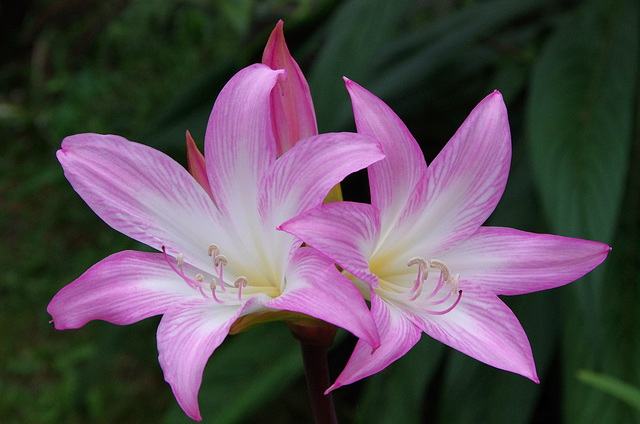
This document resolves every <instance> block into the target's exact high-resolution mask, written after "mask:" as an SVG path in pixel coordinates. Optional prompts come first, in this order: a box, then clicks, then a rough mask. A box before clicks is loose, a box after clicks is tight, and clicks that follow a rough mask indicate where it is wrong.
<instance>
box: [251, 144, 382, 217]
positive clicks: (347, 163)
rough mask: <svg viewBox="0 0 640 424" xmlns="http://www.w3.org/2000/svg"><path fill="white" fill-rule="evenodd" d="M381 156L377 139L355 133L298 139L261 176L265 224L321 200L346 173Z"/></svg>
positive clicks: (261, 213) (261, 202)
mask: <svg viewBox="0 0 640 424" xmlns="http://www.w3.org/2000/svg"><path fill="white" fill-rule="evenodd" d="M383 157H384V154H383V153H382V150H381V149H380V143H378V141H377V140H375V139H373V138H371V137H368V136H364V135H360V134H354V133H328V134H321V135H317V136H313V137H309V138H306V139H304V140H301V141H299V142H298V143H297V144H296V145H295V146H294V147H293V148H292V149H291V150H289V151H288V152H287V153H286V154H285V155H284V156H282V157H281V158H280V159H278V160H277V161H276V163H275V164H274V166H273V168H272V169H271V170H270V172H269V173H268V174H267V175H266V176H265V178H264V179H263V180H262V185H261V187H260V204H259V207H260V216H261V217H262V218H263V221H264V222H265V225H266V226H267V227H272V226H273V227H276V226H277V225H280V224H281V223H283V222H284V221H286V220H288V219H290V218H292V217H294V216H296V215H297V214H299V213H301V212H303V211H305V210H308V209H310V208H312V207H315V206H317V205H320V204H322V201H323V199H324V198H325V197H326V196H327V193H328V192H329V190H331V188H332V187H333V186H335V185H336V184H338V183H339V182H340V181H342V180H343V179H344V177H346V176H347V175H349V174H351V173H352V172H355V171H358V170H360V169H362V168H364V167H366V166H368V165H370V164H371V163H373V162H376V161H378V160H380V159H382V158H383Z"/></svg>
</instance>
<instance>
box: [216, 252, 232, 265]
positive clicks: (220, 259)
mask: <svg viewBox="0 0 640 424" xmlns="http://www.w3.org/2000/svg"><path fill="white" fill-rule="evenodd" d="M213 264H214V265H215V266H220V264H222V265H224V266H227V265H228V264H229V261H228V260H227V257H226V256H224V255H220V254H218V255H217V256H216V258H215V259H214V260H213Z"/></svg>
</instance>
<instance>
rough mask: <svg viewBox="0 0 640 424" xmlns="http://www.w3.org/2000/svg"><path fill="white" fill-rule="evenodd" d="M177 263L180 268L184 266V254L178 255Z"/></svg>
mask: <svg viewBox="0 0 640 424" xmlns="http://www.w3.org/2000/svg"><path fill="white" fill-rule="evenodd" d="M176 262H177V263H178V268H181V267H182V265H184V255H183V254H182V253H178V256H176Z"/></svg>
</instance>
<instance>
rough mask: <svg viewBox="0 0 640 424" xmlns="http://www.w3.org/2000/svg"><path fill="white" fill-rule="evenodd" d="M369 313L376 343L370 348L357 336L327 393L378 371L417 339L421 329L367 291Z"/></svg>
mask: <svg viewBox="0 0 640 424" xmlns="http://www.w3.org/2000/svg"><path fill="white" fill-rule="evenodd" d="M371 313H372V315H373V317H374V320H375V322H376V325H377V327H378V332H379V333H380V347H379V348H378V349H376V350H375V351H373V350H372V348H371V346H370V345H368V344H367V343H366V342H365V341H364V340H359V341H358V343H357V344H356V347H355V349H354V350H353V353H352V354H351V357H350V358H349V362H347V365H346V366H345V368H344V370H343V371H342V373H340V375H339V376H338V378H337V379H336V382H335V383H333V385H332V386H331V387H330V388H329V389H328V390H327V393H328V392H330V391H331V390H335V389H337V388H338V387H340V386H345V385H347V384H351V383H354V382H356V381H358V380H360V379H363V378H365V377H368V376H370V375H373V374H375V373H377V372H379V371H382V370H383V369H385V368H386V367H387V366H389V365H390V364H391V363H392V362H394V361H395V360H397V359H399V358H400V357H402V356H403V355H404V354H405V353H407V352H408V351H409V349H411V348H412V347H413V346H414V345H415V344H416V343H418V340H420V336H421V334H422V330H420V329H419V328H418V327H416V325H415V324H414V323H413V322H411V321H410V320H408V319H407V318H406V317H405V316H404V314H403V313H402V311H401V310H400V309H398V308H397V307H396V306H394V305H390V304H388V303H386V302H384V301H383V300H381V299H380V297H379V296H378V295H376V294H375V293H372V294H371Z"/></svg>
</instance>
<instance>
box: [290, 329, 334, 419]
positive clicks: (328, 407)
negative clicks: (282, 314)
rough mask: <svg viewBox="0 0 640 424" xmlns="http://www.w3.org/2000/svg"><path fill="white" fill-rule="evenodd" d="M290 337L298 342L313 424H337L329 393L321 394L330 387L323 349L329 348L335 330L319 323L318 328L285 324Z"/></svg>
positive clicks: (325, 351) (325, 350)
mask: <svg viewBox="0 0 640 424" xmlns="http://www.w3.org/2000/svg"><path fill="white" fill-rule="evenodd" d="M289 328H290V329H291V333H292V334H293V335H294V337H295V338H296V339H298V340H299V341H300V346H301V348H302V360H303V362H304V370H305V375H306V378H307V391H308V392H309V399H310V401H311V410H312V411H313V416H314V417H315V422H316V424H337V423H338V417H337V416H336V409H335V406H334V405H333V396H332V395H331V393H329V394H327V395H325V394H324V391H325V390H327V389H328V388H329V386H330V385H331V381H330V377H329V364H328V362H327V347H329V346H331V344H333V338H334V337H335V335H336V331H337V328H336V327H334V326H333V325H330V324H326V323H324V322H323V323H322V325H320V326H306V325H305V326H303V325H295V324H289Z"/></svg>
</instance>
